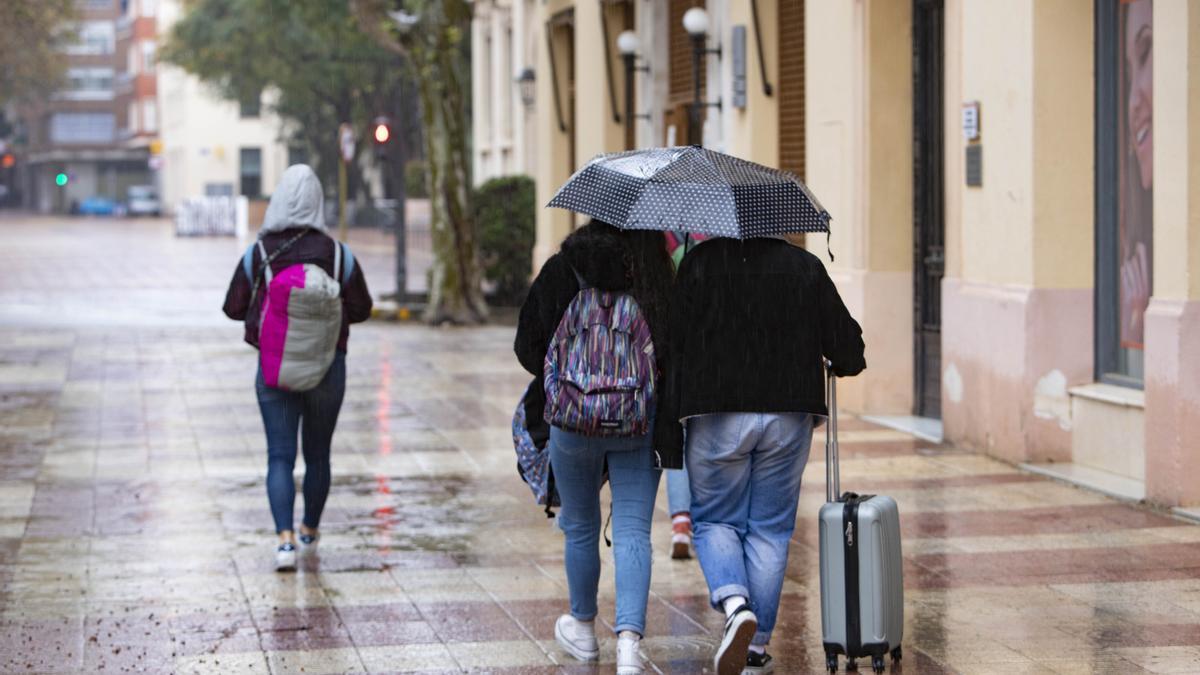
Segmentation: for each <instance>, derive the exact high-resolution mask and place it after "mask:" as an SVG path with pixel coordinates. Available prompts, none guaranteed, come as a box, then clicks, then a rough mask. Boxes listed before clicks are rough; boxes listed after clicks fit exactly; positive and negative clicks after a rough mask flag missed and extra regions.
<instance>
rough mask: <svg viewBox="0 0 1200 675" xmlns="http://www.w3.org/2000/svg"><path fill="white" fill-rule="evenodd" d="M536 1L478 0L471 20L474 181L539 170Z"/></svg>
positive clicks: (484, 180)
mask: <svg viewBox="0 0 1200 675" xmlns="http://www.w3.org/2000/svg"><path fill="white" fill-rule="evenodd" d="M535 5H536V3H535V2H534V0H479V1H478V2H476V3H475V13H474V16H473V18H472V20H471V82H472V91H471V94H472V97H471V103H472V110H473V115H472V124H473V129H472V133H473V137H474V138H475V139H476V142H475V143H474V146H473V148H472V153H473V158H474V162H473V167H472V170H473V179H474V181H475V183H476V184H477V185H478V184H482V183H484V182H486V181H487V180H489V179H492V178H498V177H500V176H510V175H517V174H523V175H528V176H532V175H533V174H534V171H535V166H536V161H535V160H536V157H535V156H534V150H533V148H534V145H533V140H534V136H535V132H536V130H535V128H534V126H533V120H534V114H533V112H534V110H533V98H532V95H533V80H531V78H535V77H536V74H535V71H534V70H533V67H534V65H535V63H536V58H537V41H536V40H535V39H534V35H536V31H537V30H538V24H537V23H536V22H535V18H536V16H537V11H536V6H535Z"/></svg>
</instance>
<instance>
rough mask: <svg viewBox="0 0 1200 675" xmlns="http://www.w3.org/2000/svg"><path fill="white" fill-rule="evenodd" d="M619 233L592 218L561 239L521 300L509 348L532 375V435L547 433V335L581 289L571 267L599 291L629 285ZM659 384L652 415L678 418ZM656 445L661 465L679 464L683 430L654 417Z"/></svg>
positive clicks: (664, 361) (662, 349) (664, 366)
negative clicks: (557, 250) (511, 347)
mask: <svg viewBox="0 0 1200 675" xmlns="http://www.w3.org/2000/svg"><path fill="white" fill-rule="evenodd" d="M619 237H620V235H619V233H618V231H617V230H615V229H613V228H612V227H610V226H607V225H599V224H594V223H593V224H588V225H585V226H583V227H581V228H579V229H578V230H576V231H575V232H574V233H572V234H571V236H569V237H567V239H566V240H565V241H563V243H562V247H561V249H560V250H559V252H558V253H556V254H554V255H553V256H551V257H550V259H549V260H547V261H546V263H545V264H544V265H542V270H541V272H539V273H538V275H537V278H536V279H534V281H533V285H532V286H531V287H530V289H529V295H528V297H527V298H526V299H525V304H524V305H522V306H521V315H520V319H519V320H518V322H517V337H516V341H515V343H514V345H513V351H514V352H516V355H517V360H518V361H520V362H521V366H522V367H523V368H525V370H526V371H528V372H529V373H530V374H531V375H534V376H535V380H534V383H533V385H532V386H531V387H530V388H529V395H528V396H527V397H526V399H525V420H526V423H527V424H528V425H529V431H530V434H531V435H533V437H534V438H538V437H539V436H540V435H541V434H542V433H546V434H548V433H549V431H548V429H547V428H546V427H544V426H541V425H545V421H544V417H545V408H546V392H545V389H544V387H543V386H542V382H544V380H543V375H544V374H543V368H544V366H545V361H546V350H547V348H549V346H550V339H551V338H553V337H554V332H555V331H556V330H557V329H558V324H559V322H560V321H562V317H563V314H565V313H566V311H567V306H568V305H570V304H571V300H572V299H574V298H575V295H576V294H577V293H579V281H578V280H577V279H576V278H575V272H576V271H577V272H579V275H580V276H582V277H583V278H584V280H585V281H587V283H588V284H589V285H590V286H592V287H594V288H598V289H600V290H603V291H628V290H629V288H630V274H629V271H628V269H627V268H626V262H625V247H624V246H623V245H622V243H621V240H620V238H619ZM572 268H574V271H572ZM647 321H651V318H650V317H647ZM650 328H651V332H653V333H654V334H655V335H656V336H657V335H659V334H661V333H660V330H659V329H660V328H662V327H661V326H655V325H654V324H653V323H651V325H650ZM665 342H666V341H665V340H659V339H656V340H655V342H654V352H655V362H656V363H657V365H658V368H659V370H660V375H662V374H665V373H666V372H668V369H669V362H670V356H669V349H670V345H669V344H666V343H665ZM660 343H661V344H660ZM663 384H664V383H663V380H662V378H661V377H660V379H659V386H658V387H657V390H658V391H659V392H660V394H659V397H658V403H657V410H656V413H655V415H656V419H657V420H662V421H667V420H673V419H677V418H678V416H677V415H675V413H674V412H673V411H671V410H668V409H665V408H664V400H665V397H664V396H663V395H662V392H663ZM539 427H540V428H539ZM654 449H655V452H656V454H657V459H658V463H659V465H660V466H661V467H662V468H665V469H681V468H683V433H682V430H681V429H680V427H679V425H678V424H670V423H666V424H659V423H658V422H657V421H656V423H655V434H654Z"/></svg>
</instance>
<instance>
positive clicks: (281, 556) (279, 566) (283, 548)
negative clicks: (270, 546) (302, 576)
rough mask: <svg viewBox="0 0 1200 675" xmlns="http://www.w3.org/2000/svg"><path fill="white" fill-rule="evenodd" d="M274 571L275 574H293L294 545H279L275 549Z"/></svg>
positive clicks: (294, 563) (294, 569)
mask: <svg viewBox="0 0 1200 675" xmlns="http://www.w3.org/2000/svg"><path fill="white" fill-rule="evenodd" d="M275 571H276V572H295V571H296V545H295V544H280V545H279V548H277V549H275Z"/></svg>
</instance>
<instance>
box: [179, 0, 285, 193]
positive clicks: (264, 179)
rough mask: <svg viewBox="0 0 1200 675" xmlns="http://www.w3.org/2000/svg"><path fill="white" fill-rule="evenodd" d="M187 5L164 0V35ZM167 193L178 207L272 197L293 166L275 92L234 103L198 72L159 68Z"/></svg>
mask: <svg viewBox="0 0 1200 675" xmlns="http://www.w3.org/2000/svg"><path fill="white" fill-rule="evenodd" d="M184 6H185V3H184V2H181V0H157V23H158V30H159V34H160V35H164V34H166V32H167V31H169V30H170V28H171V26H172V25H174V23H175V22H176V21H178V20H179V19H180V17H181V16H182V13H183V11H184ZM157 97H158V110H159V120H158V123H159V124H158V126H159V135H160V138H161V142H162V160H161V162H162V163H161V167H162V168H161V186H162V188H161V197H162V200H163V206H164V208H165V209H166V210H167V211H171V210H172V209H173V207H174V206H175V204H177V203H179V201H180V200H183V199H187V198H189V197H204V196H229V195H243V196H246V197H250V198H252V199H253V198H257V197H261V196H264V195H269V194H270V192H271V190H272V188H273V187H274V185H275V184H276V183H278V182H279V178H280V176H282V175H283V171H284V169H286V168H287V167H288V164H289V163H290V162H289V160H290V159H294V158H289V152H288V146H287V142H286V140H285V139H286V133H285V132H286V130H285V129H284V126H283V122H282V120H280V118H279V117H278V116H277V115H274V114H272V113H271V112H270V106H269V102H270V101H269V93H267V94H265V95H264V96H263V97H260V98H259V100H252V101H242V102H240V103H239V102H236V101H229V100H226V99H224V98H221V97H220V96H219V95H218V94H217V92H216V91H214V90H213V89H212V88H211V87H209V86H207V85H205V84H203V83H201V82H200V81H199V80H198V79H197V78H196V77H195V76H194V75H191V74H188V73H187V72H185V71H183V70H182V69H181V68H178V67H176V66H171V65H168V64H159V66H158V88H157Z"/></svg>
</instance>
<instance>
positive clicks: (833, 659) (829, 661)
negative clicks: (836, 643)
mask: <svg viewBox="0 0 1200 675" xmlns="http://www.w3.org/2000/svg"><path fill="white" fill-rule="evenodd" d="M837 667H838V659H837V654H828V655H826V656H825V668H826V669H828V670H829V672H830V673H836V672H837Z"/></svg>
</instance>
